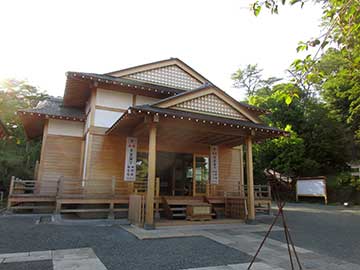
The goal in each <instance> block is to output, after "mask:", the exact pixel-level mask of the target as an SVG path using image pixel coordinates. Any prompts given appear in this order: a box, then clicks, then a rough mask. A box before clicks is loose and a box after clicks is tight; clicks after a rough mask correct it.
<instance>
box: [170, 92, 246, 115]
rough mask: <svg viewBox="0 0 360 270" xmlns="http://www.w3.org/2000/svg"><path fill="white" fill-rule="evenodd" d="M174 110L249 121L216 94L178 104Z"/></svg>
mask: <svg viewBox="0 0 360 270" xmlns="http://www.w3.org/2000/svg"><path fill="white" fill-rule="evenodd" d="M173 109H183V110H187V111H196V112H203V113H207V114H211V115H217V116H222V117H228V118H235V119H239V120H245V121H248V119H247V118H246V117H245V116H244V115H242V114H241V113H240V112H238V111H237V110H235V109H234V108H233V107H231V106H230V105H229V104H227V103H226V102H225V101H223V100H221V99H220V98H219V97H217V96H216V95H214V94H209V95H206V96H202V97H198V98H194V99H191V100H188V101H185V102H182V103H179V104H176V105H175V106H174V107H173Z"/></svg>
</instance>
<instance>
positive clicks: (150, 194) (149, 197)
mask: <svg viewBox="0 0 360 270" xmlns="http://www.w3.org/2000/svg"><path fill="white" fill-rule="evenodd" d="M155 172H156V126H155V125H151V126H150V132H149V160H148V182H147V193H146V216H145V225H144V228H145V229H153V228H155V224H154V192H155Z"/></svg>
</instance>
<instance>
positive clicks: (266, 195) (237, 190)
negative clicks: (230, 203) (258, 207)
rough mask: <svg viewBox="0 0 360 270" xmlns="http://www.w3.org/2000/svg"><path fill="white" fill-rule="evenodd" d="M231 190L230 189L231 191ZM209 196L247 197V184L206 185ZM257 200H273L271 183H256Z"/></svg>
mask: <svg viewBox="0 0 360 270" xmlns="http://www.w3.org/2000/svg"><path fill="white" fill-rule="evenodd" d="M229 190H230V191H229ZM206 194H207V196H224V197H231V196H234V197H238V196H239V197H244V198H246V197H247V185H240V183H234V184H233V185H229V184H227V186H226V187H224V186H223V185H211V184H208V185H207V187H206ZM254 197H255V200H271V188H270V186H269V185H254Z"/></svg>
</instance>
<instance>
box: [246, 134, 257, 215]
mask: <svg viewBox="0 0 360 270" xmlns="http://www.w3.org/2000/svg"><path fill="white" fill-rule="evenodd" d="M245 143H246V174H247V205H248V219H249V220H250V221H251V220H254V219H255V199H254V171H253V155H252V139H251V137H250V136H249V137H246V139H245Z"/></svg>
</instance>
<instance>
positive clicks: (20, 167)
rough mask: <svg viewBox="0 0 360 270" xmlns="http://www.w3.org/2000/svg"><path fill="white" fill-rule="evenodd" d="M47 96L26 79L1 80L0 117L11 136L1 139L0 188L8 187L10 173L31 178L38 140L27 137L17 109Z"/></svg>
mask: <svg viewBox="0 0 360 270" xmlns="http://www.w3.org/2000/svg"><path fill="white" fill-rule="evenodd" d="M46 97H47V95H46V93H44V92H41V91H39V90H38V89H37V88H36V87H34V86H31V85H29V84H28V83H27V82H26V81H19V80H13V79H7V80H4V81H1V82H0V117H1V119H2V120H3V122H4V123H5V125H6V126H7V129H8V130H9V133H10V136H9V137H8V138H7V139H5V140H1V141H0V188H2V189H7V187H8V183H9V180H10V177H11V176H12V175H15V176H17V177H22V178H28V179H29V178H30V179H32V178H33V170H34V165H35V161H36V160H38V159H39V156H40V147H41V140H40V139H37V140H32V141H28V140H27V139H26V135H25V133H24V129H23V126H22V124H21V121H20V119H19V117H18V116H17V115H16V113H17V110H19V109H26V108H32V107H34V106H36V104H37V103H38V102H39V101H41V100H44V99H45V98H46Z"/></svg>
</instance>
